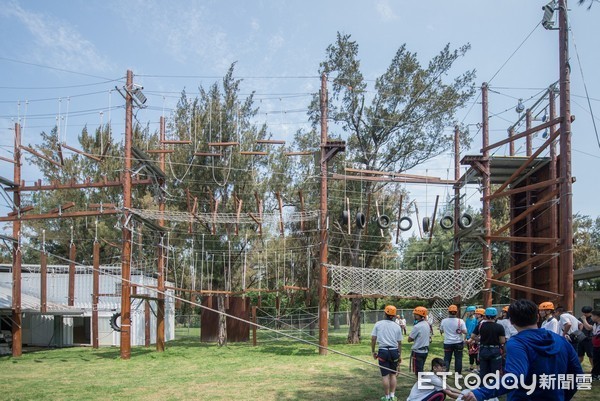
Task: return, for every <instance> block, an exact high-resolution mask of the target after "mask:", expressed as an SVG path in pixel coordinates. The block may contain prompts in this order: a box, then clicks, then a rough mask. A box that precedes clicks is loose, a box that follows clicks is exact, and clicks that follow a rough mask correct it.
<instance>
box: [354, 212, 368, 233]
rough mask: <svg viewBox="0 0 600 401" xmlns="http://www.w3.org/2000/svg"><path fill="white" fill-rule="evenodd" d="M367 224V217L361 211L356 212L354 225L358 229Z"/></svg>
mask: <svg viewBox="0 0 600 401" xmlns="http://www.w3.org/2000/svg"><path fill="white" fill-rule="evenodd" d="M366 224H367V218H366V217H365V215H364V213H363V212H356V227H357V228H358V229H359V230H362V229H363V228H365V225H366Z"/></svg>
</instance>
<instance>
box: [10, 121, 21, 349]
mask: <svg viewBox="0 0 600 401" xmlns="http://www.w3.org/2000/svg"><path fill="white" fill-rule="evenodd" d="M14 156H15V166H14V170H13V171H14V183H15V185H16V187H15V192H14V193H13V203H14V205H13V206H14V208H15V211H16V212H17V216H19V217H20V216H21V190H20V187H21V125H19V123H16V124H15V155H14ZM20 237H21V220H18V219H17V220H15V221H13V239H14V241H13V252H12V254H13V255H12V256H13V264H12V276H13V286H12V310H13V313H12V355H13V356H14V357H18V356H21V353H22V349H23V331H22V327H23V322H22V316H21V256H22V255H21V239H20Z"/></svg>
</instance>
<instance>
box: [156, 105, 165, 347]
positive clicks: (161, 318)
mask: <svg viewBox="0 0 600 401" xmlns="http://www.w3.org/2000/svg"><path fill="white" fill-rule="evenodd" d="M160 149H161V150H163V151H164V150H165V118H164V117H162V116H161V117H160ZM159 160H160V169H161V170H162V171H163V172H164V171H165V154H164V152H161V153H160V156H159ZM159 185H160V198H159V201H158V210H159V212H160V219H159V220H158V225H159V226H161V227H164V226H165V219H164V216H163V214H164V211H165V198H164V192H163V189H164V186H165V182H164V180H160V181H159ZM164 239H165V233H164V231H161V232H160V243H159V244H158V278H157V281H158V282H157V286H158V302H157V312H156V350H157V351H158V352H163V351H164V350H165V257H164V256H165V249H164V246H165V244H164Z"/></svg>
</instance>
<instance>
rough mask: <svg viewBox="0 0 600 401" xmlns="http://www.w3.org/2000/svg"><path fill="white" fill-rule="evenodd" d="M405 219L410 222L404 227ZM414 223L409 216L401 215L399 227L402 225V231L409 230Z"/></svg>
mask: <svg viewBox="0 0 600 401" xmlns="http://www.w3.org/2000/svg"><path fill="white" fill-rule="evenodd" d="M405 221H406V222H408V225H407V226H404V227H403V226H402V223H403V222H405ZM412 225H413V222H412V219H411V218H410V217H408V216H404V217H401V218H400V220H399V221H398V227H400V231H408V230H410V229H411V228H412Z"/></svg>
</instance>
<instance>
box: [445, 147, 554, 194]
mask: <svg viewBox="0 0 600 401" xmlns="http://www.w3.org/2000/svg"><path fill="white" fill-rule="evenodd" d="M489 159H490V173H491V182H492V185H501V184H504V182H506V180H508V179H509V178H510V176H511V175H512V174H513V173H514V172H515V171H516V170H517V169H519V168H520V167H521V166H522V165H523V164H524V163H525V162H526V161H527V159H529V157H527V156H492V157H490V158H489ZM485 161H486V160H485V159H484V158H483V156H480V155H475V156H470V155H467V156H465V157H463V158H462V160H461V161H460V164H462V165H470V166H471V167H470V168H469V169H468V170H467V172H466V173H465V174H464V175H463V176H462V177H460V180H459V181H458V183H457V184H456V185H458V187H459V188H462V187H463V186H465V185H466V184H478V183H480V182H481V173H480V172H479V169H478V168H477V167H476V166H477V163H483V162H485ZM549 163H550V158H549V157H540V158H537V159H535V160H534V161H533V162H532V163H531V164H530V165H529V166H528V167H527V168H526V169H525V170H524V171H523V172H522V173H521V174H520V175H519V177H517V178H516V179H515V180H514V181H513V182H512V184H511V187H514V186H518V185H519V183H521V182H523V180H525V179H527V177H530V176H531V175H532V174H534V173H535V172H536V171H538V170H540V169H543V168H544V167H546V166H547V165H548V164H549Z"/></svg>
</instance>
